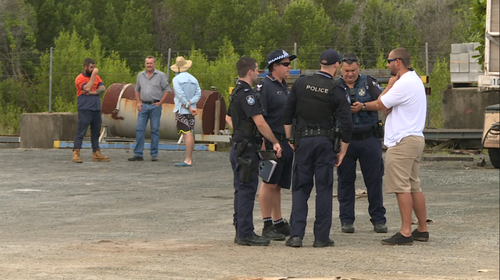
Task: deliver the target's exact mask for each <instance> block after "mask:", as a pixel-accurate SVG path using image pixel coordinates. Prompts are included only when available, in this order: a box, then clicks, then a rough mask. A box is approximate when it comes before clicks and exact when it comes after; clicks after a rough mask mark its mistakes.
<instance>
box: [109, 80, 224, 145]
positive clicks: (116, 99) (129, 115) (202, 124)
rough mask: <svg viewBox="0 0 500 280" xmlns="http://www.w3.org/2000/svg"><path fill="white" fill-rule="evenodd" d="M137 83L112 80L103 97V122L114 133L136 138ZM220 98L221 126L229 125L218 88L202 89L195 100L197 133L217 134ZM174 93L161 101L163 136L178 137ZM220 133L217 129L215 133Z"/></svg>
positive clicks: (165, 137) (167, 137)
mask: <svg viewBox="0 0 500 280" xmlns="http://www.w3.org/2000/svg"><path fill="white" fill-rule="evenodd" d="M134 89H135V84H112V85H111V86H110V87H109V88H108V89H107V90H106V93H105V94H104V98H103V100H102V124H103V126H107V128H108V133H109V134H111V135H112V136H120V137H129V138H135V125H136V123H137V113H138V112H137V107H136V100H135V93H134ZM217 101H220V103H219V104H220V109H219V110H218V119H219V121H218V123H219V128H220V129H224V127H225V126H226V120H225V116H226V103H225V101H224V98H223V97H222V95H221V94H220V93H219V92H216V91H208V90H202V91H201V98H200V101H198V103H196V108H197V109H198V114H197V115H196V117H195V120H196V124H195V128H194V133H195V134H214V129H215V128H216V124H215V119H216V114H215V113H216V106H217V105H216V104H217ZM174 107H175V105H174V93H173V88H172V92H171V93H169V94H168V96H167V100H166V101H165V103H163V104H162V112H161V120H160V138H162V139H178V138H179V134H177V127H176V122H175V114H174V112H173V111H174ZM215 134H218V133H215ZM150 135H151V132H150V128H149V124H148V126H147V128H146V137H150Z"/></svg>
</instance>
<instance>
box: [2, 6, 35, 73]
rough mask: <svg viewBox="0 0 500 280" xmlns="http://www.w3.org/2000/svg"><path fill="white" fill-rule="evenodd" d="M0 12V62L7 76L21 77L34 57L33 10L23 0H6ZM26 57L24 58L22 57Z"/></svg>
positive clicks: (26, 71) (28, 68)
mask: <svg viewBox="0 0 500 280" xmlns="http://www.w3.org/2000/svg"><path fill="white" fill-rule="evenodd" d="M3 5H4V7H3V8H4V10H3V11H2V12H1V13H0V62H1V64H0V65H1V66H3V67H2V71H3V73H4V74H5V75H7V76H8V77H12V78H14V79H16V80H20V79H23V78H24V77H25V76H26V74H27V73H28V72H29V70H30V68H31V67H32V61H33V60H34V59H35V58H36V54H37V52H36V50H35V29H36V20H35V11H34V9H33V7H32V6H31V5H30V4H27V3H25V2H24V1H7V2H5V3H4V4H3ZM23 58H26V59H23Z"/></svg>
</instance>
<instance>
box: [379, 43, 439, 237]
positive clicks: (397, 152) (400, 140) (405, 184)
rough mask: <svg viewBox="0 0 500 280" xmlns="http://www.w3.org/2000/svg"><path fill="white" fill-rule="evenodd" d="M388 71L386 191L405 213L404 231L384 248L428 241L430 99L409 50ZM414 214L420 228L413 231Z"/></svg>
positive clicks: (382, 99) (395, 54)
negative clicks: (425, 174) (422, 175)
mask: <svg viewBox="0 0 500 280" xmlns="http://www.w3.org/2000/svg"><path fill="white" fill-rule="evenodd" d="M387 67H389V70H390V71H391V74H392V75H393V77H391V79H390V80H389V84H388V85H387V87H386V88H385V90H384V92H383V93H382V94H380V96H379V98H378V100H377V106H378V110H379V111H385V112H386V114H388V115H387V119H386V124H385V136H384V144H385V145H386V146H387V147H388V149H387V152H386V158H385V160H386V174H385V191H386V193H395V194H396V197H397V199H398V205H399V211H400V212H401V230H400V231H399V232H398V233H396V234H394V235H393V236H392V237H390V238H388V239H384V240H382V244H384V245H412V244H413V240H417V241H428V240H429V232H428V231H427V223H426V221H427V213H426V208H425V196H424V194H423V192H422V189H421V188H420V179H419V178H418V171H419V166H420V157H421V155H422V152H423V150H424V145H425V141H424V134H423V130H424V127H425V116H426V109H427V108H426V107H427V103H426V98H425V88H424V85H423V83H422V80H421V79H420V77H419V76H418V75H417V73H415V71H414V70H413V69H412V68H411V67H410V54H409V53H408V50H407V49H405V48H397V49H394V50H392V51H391V52H390V53H389V57H388V59H387ZM412 210H413V211H415V215H416V216H417V219H418V228H417V229H415V230H414V231H413V232H412V231H411V222H412Z"/></svg>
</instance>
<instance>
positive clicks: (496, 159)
mask: <svg viewBox="0 0 500 280" xmlns="http://www.w3.org/2000/svg"><path fill="white" fill-rule="evenodd" d="M488 155H489V156H490V161H491V164H492V165H493V166H494V167H495V168H500V149H499V148H488Z"/></svg>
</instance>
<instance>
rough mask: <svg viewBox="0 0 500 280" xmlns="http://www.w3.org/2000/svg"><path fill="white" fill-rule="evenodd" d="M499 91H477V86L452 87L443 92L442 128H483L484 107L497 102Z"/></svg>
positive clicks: (499, 95)
mask: <svg viewBox="0 0 500 280" xmlns="http://www.w3.org/2000/svg"><path fill="white" fill-rule="evenodd" d="M499 97H500V92H499V91H498V90H497V91H478V88H477V87H471V88H452V89H447V90H445V91H444V92H443V97H442V103H443V105H442V115H443V121H444V128H454V129H467V128H468V129H483V125H484V112H485V108H486V107H487V106H489V105H493V104H498V98H499Z"/></svg>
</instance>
